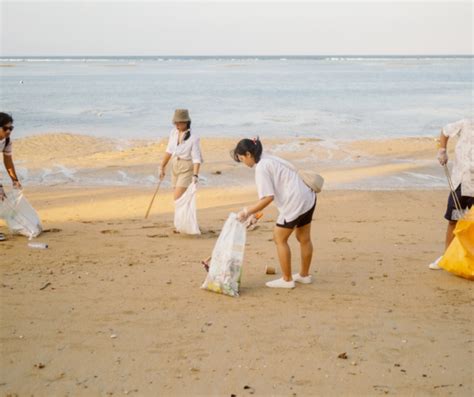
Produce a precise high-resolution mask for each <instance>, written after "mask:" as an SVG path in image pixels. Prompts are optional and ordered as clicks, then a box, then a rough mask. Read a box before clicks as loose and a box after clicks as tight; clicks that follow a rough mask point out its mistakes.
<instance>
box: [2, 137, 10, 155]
mask: <svg viewBox="0 0 474 397" xmlns="http://www.w3.org/2000/svg"><path fill="white" fill-rule="evenodd" d="M6 140H7V139H6V138H4V139H0V150H1V151H2V153H3V154H4V155H5V156H11V155H12V139H11V138H10V142H9V143H8V145H7V146H5V141H6Z"/></svg>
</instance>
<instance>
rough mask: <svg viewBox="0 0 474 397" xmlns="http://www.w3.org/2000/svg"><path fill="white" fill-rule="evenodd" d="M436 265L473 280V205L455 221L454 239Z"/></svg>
mask: <svg viewBox="0 0 474 397" xmlns="http://www.w3.org/2000/svg"><path fill="white" fill-rule="evenodd" d="M438 265H439V267H441V268H443V269H444V270H446V271H448V272H450V273H453V274H455V275H456V276H459V277H464V278H467V279H469V280H474V207H473V208H471V210H470V211H469V212H468V213H467V214H466V215H465V216H464V218H463V219H460V220H459V221H458V222H457V224H456V228H455V229H454V239H453V241H452V242H451V244H450V245H449V247H448V249H447V250H446V252H445V253H444V255H443V258H442V259H441V261H440V262H439V264H438Z"/></svg>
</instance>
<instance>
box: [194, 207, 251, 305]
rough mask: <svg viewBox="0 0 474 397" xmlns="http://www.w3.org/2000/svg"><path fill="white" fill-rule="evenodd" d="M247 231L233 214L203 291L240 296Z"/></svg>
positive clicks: (227, 223)
mask: <svg viewBox="0 0 474 397" xmlns="http://www.w3.org/2000/svg"><path fill="white" fill-rule="evenodd" d="M246 237H247V229H246V228H245V225H244V224H242V223H241V222H240V221H239V220H238V219H237V214H235V213H231V214H230V215H229V217H228V218H227V221H226V222H225V224H224V227H223V228H222V231H221V234H220V235H219V238H218V239H217V242H216V245H215V246H214V250H213V251H212V257H211V261H210V265H209V273H208V274H207V277H206V280H205V281H204V283H203V285H202V286H201V288H202V289H207V290H209V291H213V292H217V293H220V294H224V295H229V296H239V288H240V277H241V274H242V262H243V259H244V251H245V241H246Z"/></svg>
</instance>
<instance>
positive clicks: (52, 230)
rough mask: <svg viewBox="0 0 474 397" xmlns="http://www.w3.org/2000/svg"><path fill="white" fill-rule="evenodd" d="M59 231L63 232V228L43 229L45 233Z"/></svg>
mask: <svg viewBox="0 0 474 397" xmlns="http://www.w3.org/2000/svg"><path fill="white" fill-rule="evenodd" d="M59 232H62V229H56V228H51V229H45V230H43V233H59Z"/></svg>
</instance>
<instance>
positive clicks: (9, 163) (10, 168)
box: [3, 155, 21, 187]
mask: <svg viewBox="0 0 474 397" xmlns="http://www.w3.org/2000/svg"><path fill="white" fill-rule="evenodd" d="M3 164H5V168H6V170H7V172H8V175H9V176H10V178H11V180H12V182H13V185H14V186H15V187H21V185H20V183H19V181H18V175H17V174H16V170H15V165H14V164H13V157H12V156H7V155H3Z"/></svg>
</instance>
